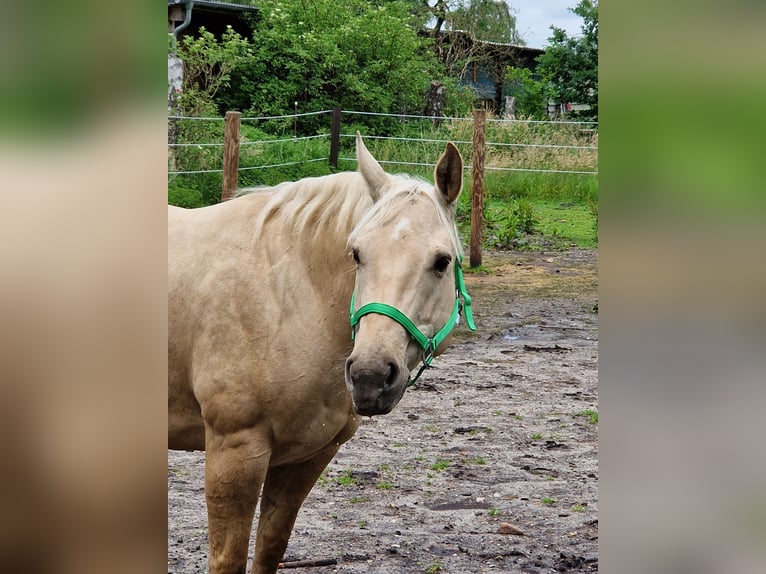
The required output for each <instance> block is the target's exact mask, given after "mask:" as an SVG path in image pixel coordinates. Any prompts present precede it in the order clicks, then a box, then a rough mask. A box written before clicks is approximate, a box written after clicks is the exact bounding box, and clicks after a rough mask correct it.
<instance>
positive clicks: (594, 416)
mask: <svg viewBox="0 0 766 574" xmlns="http://www.w3.org/2000/svg"><path fill="white" fill-rule="evenodd" d="M577 416H578V417H587V418H588V422H589V423H590V424H592V425H597V424H598V411H594V410H591V409H586V410H584V411H580V412H579V413H577Z"/></svg>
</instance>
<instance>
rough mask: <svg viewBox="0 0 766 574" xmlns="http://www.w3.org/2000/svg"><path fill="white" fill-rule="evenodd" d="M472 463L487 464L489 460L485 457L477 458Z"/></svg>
mask: <svg viewBox="0 0 766 574" xmlns="http://www.w3.org/2000/svg"><path fill="white" fill-rule="evenodd" d="M471 462H472V463H474V464H487V459H486V458H484V457H483V456H475V457H473V458H472V459H471Z"/></svg>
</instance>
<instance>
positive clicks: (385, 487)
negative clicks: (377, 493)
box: [378, 480, 394, 490]
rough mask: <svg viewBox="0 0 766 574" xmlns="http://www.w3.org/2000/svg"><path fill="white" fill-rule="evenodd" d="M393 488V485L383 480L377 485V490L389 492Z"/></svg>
mask: <svg viewBox="0 0 766 574" xmlns="http://www.w3.org/2000/svg"><path fill="white" fill-rule="evenodd" d="M393 487H394V485H393V484H391V483H390V482H386V481H385V480H384V481H382V482H379V483H378V489H379V490H391V489H392V488H393Z"/></svg>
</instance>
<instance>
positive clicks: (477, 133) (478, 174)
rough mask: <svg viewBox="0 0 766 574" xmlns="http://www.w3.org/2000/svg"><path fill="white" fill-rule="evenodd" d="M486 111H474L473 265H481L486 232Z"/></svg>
mask: <svg viewBox="0 0 766 574" xmlns="http://www.w3.org/2000/svg"><path fill="white" fill-rule="evenodd" d="M485 119H486V111H485V110H474V111H473V161H472V162H471V163H472V165H473V186H472V188H471V258H470V264H471V267H478V266H479V265H481V244H482V242H483V238H484V233H483V227H484V127H485V124H486V121H485Z"/></svg>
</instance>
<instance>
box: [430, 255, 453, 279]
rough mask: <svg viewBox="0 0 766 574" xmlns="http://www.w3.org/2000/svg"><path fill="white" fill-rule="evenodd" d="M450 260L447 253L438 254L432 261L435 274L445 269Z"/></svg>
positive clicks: (439, 273)
mask: <svg viewBox="0 0 766 574" xmlns="http://www.w3.org/2000/svg"><path fill="white" fill-rule="evenodd" d="M450 261H452V257H450V256H449V255H439V256H438V257H437V258H436V261H435V262H434V272H435V273H436V274H437V275H441V274H442V273H444V272H445V271H446V270H447V267H448V266H449V264H450Z"/></svg>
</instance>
